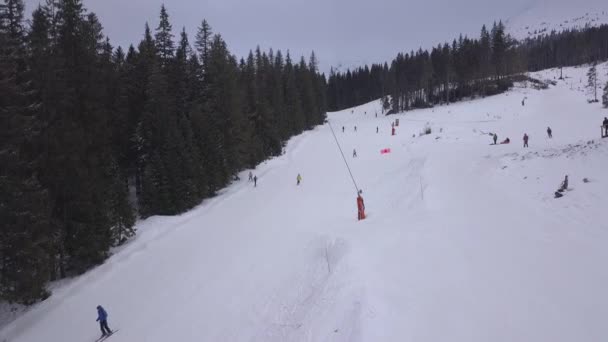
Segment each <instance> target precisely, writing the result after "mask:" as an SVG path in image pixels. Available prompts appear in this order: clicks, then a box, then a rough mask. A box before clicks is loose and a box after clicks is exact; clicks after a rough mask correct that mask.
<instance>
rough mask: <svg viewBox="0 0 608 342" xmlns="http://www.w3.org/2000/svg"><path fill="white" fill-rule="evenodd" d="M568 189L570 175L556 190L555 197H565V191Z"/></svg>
mask: <svg viewBox="0 0 608 342" xmlns="http://www.w3.org/2000/svg"><path fill="white" fill-rule="evenodd" d="M566 190H568V175H566V178H564V181H563V182H562V184H561V185H560V187H559V189H558V190H557V191H556V192H555V198H560V197H563V196H564V195H563V192H564V191H566Z"/></svg>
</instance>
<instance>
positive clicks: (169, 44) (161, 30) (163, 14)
mask: <svg viewBox="0 0 608 342" xmlns="http://www.w3.org/2000/svg"><path fill="white" fill-rule="evenodd" d="M172 30H173V27H172V26H171V23H170V22H169V14H168V13H167V9H166V8H165V5H162V6H161V8H160V22H159V23H158V27H157V28H156V35H155V36H154V39H155V41H156V49H157V51H158V54H159V56H160V58H161V61H162V63H163V65H166V64H167V63H168V62H169V60H170V59H171V58H172V57H173V54H174V50H175V45H174V43H173V33H172V32H171V31H172Z"/></svg>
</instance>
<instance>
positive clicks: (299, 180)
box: [296, 173, 302, 185]
mask: <svg viewBox="0 0 608 342" xmlns="http://www.w3.org/2000/svg"><path fill="white" fill-rule="evenodd" d="M296 180H297V181H298V184H297V185H300V182H301V181H302V176H300V174H299V173H298V177H297V178H296Z"/></svg>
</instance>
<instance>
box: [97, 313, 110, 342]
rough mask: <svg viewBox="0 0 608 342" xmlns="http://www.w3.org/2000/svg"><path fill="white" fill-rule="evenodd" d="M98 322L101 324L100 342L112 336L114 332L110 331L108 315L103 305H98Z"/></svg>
mask: <svg viewBox="0 0 608 342" xmlns="http://www.w3.org/2000/svg"><path fill="white" fill-rule="evenodd" d="M97 322H99V328H100V329H101V337H100V338H99V340H101V339H103V338H104V337H106V336H110V335H112V333H113V332H112V330H110V327H108V313H107V312H106V310H105V309H104V308H103V307H102V306H101V305H97ZM99 340H98V341H99Z"/></svg>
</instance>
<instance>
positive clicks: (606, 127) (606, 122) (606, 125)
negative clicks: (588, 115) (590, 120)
mask: <svg viewBox="0 0 608 342" xmlns="http://www.w3.org/2000/svg"><path fill="white" fill-rule="evenodd" d="M602 125H603V126H604V132H605V133H604V135H603V136H602V138H603V137H608V118H604V122H603V123H602Z"/></svg>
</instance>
